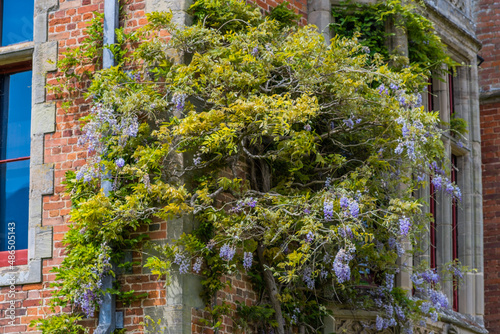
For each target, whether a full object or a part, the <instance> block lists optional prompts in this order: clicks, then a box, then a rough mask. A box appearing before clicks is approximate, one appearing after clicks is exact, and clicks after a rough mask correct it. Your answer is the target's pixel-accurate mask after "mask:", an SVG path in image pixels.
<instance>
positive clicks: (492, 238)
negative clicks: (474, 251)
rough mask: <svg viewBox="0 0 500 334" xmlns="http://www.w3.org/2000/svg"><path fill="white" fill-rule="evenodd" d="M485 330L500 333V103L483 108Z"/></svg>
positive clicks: (487, 104)
mask: <svg viewBox="0 0 500 334" xmlns="http://www.w3.org/2000/svg"><path fill="white" fill-rule="evenodd" d="M481 140H482V143H481V152H482V161H483V212H484V215H483V219H484V268H485V269H484V271H485V273H484V275H485V276H484V285H485V286H484V294H485V297H484V301H485V320H486V328H487V329H488V330H489V331H490V333H500V102H497V103H483V104H481Z"/></svg>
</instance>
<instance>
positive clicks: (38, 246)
mask: <svg viewBox="0 0 500 334" xmlns="http://www.w3.org/2000/svg"><path fill="white" fill-rule="evenodd" d="M30 246H31V245H30ZM30 248H31V247H30ZM35 254H36V257H37V258H39V259H44V258H50V257H52V226H37V227H36V228H35Z"/></svg>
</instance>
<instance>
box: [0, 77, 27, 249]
mask: <svg viewBox="0 0 500 334" xmlns="http://www.w3.org/2000/svg"><path fill="white" fill-rule="evenodd" d="M31 75H32V72H31V71H25V72H20V73H15V74H6V75H3V76H0V252H1V251H5V250H7V235H8V223H9V222H14V223H15V232H16V234H15V236H16V242H15V247H16V249H26V248H28V207H29V183H30V180H29V170H30V168H29V166H30V164H29V155H30V141H31V138H30V133H31Z"/></svg>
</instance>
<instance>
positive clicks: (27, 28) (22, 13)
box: [2, 0, 35, 46]
mask: <svg viewBox="0 0 500 334" xmlns="http://www.w3.org/2000/svg"><path fill="white" fill-rule="evenodd" d="M34 7H35V5H34V0H3V17H2V46H6V45H11V44H15V43H20V42H27V41H32V40H33V11H34Z"/></svg>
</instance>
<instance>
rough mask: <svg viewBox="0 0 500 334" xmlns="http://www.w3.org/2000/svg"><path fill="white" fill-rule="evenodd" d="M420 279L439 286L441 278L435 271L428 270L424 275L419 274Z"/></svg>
mask: <svg viewBox="0 0 500 334" xmlns="http://www.w3.org/2000/svg"><path fill="white" fill-rule="evenodd" d="M419 275H420V277H421V278H422V279H423V280H424V281H426V282H427V283H429V284H437V283H438V282H439V280H440V279H441V277H439V274H438V273H436V271H435V270H432V269H428V270H426V271H424V272H422V273H420V274H419Z"/></svg>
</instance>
